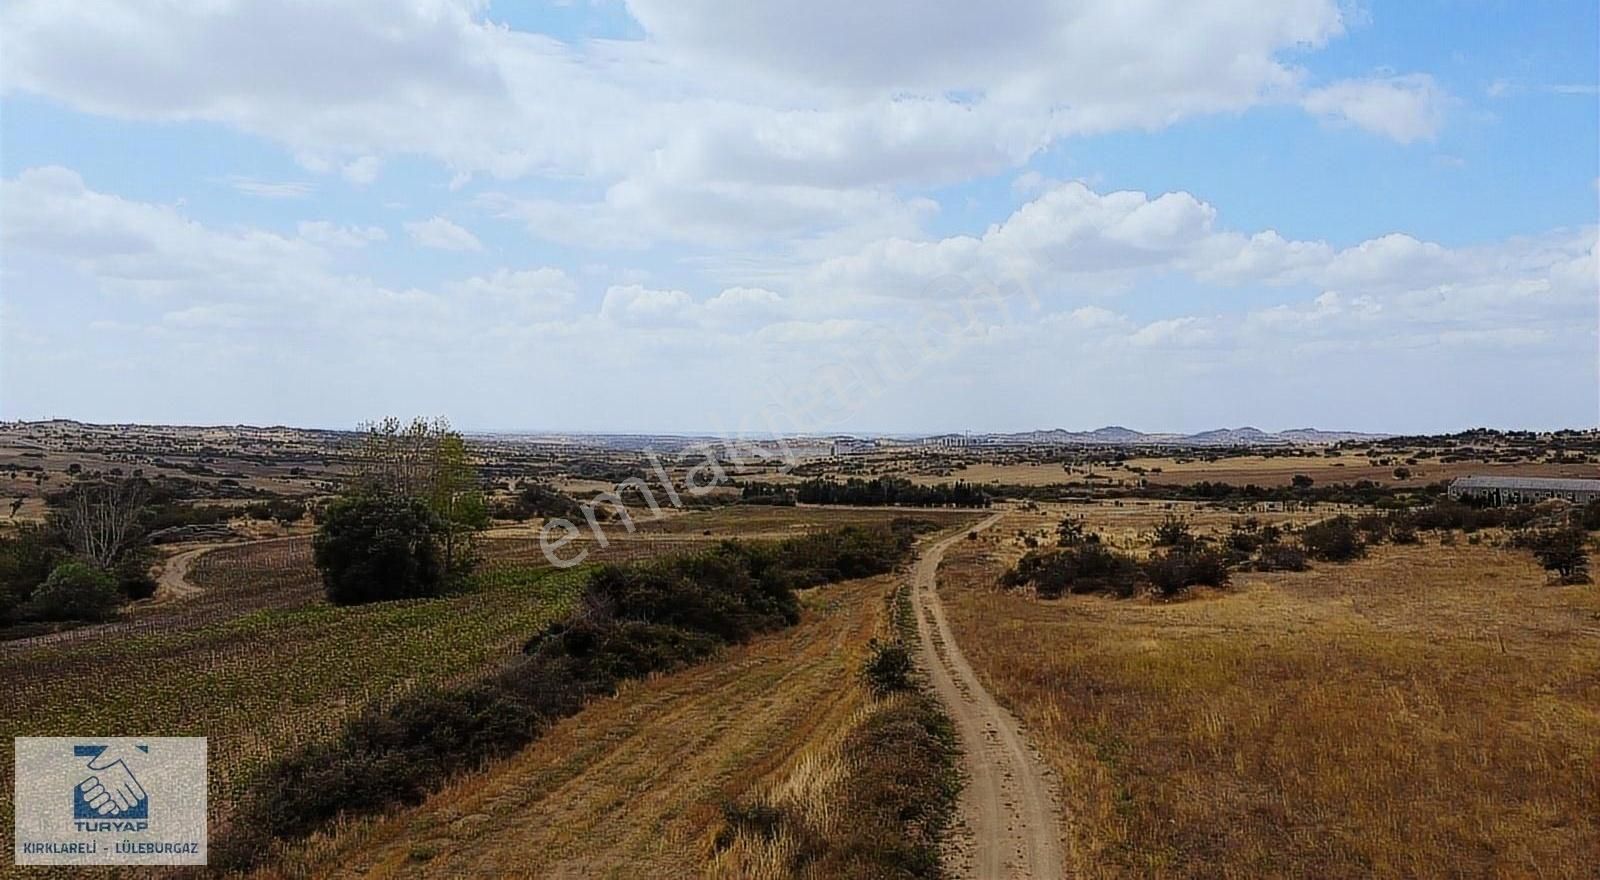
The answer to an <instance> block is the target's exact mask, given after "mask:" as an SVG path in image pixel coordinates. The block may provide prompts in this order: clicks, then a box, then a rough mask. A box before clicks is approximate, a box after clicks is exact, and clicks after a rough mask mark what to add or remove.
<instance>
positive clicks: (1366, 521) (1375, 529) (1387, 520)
mask: <svg viewBox="0 0 1600 880" xmlns="http://www.w3.org/2000/svg"><path fill="white" fill-rule="evenodd" d="M1355 523H1356V531H1358V532H1360V533H1361V535H1362V539H1363V540H1364V541H1365V543H1368V544H1381V543H1383V540H1384V539H1385V538H1387V537H1389V531H1390V529H1391V527H1392V526H1393V524H1394V518H1393V517H1390V516H1386V515H1384V514H1381V513H1364V514H1362V515H1361V516H1360V517H1359V518H1357V519H1356V521H1355Z"/></svg>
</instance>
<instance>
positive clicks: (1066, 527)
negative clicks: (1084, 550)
mask: <svg viewBox="0 0 1600 880" xmlns="http://www.w3.org/2000/svg"><path fill="white" fill-rule="evenodd" d="M1098 540H1100V535H1099V534H1097V533H1095V532H1091V531H1089V529H1088V527H1087V526H1085V525H1084V522H1083V518H1082V517H1071V516H1069V517H1067V518H1066V519H1064V520H1062V521H1061V525H1059V526H1056V543H1058V544H1060V545H1061V546H1063V547H1071V546H1073V545H1075V544H1082V543H1084V542H1085V541H1098Z"/></svg>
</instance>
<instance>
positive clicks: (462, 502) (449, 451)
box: [428, 431, 489, 574]
mask: <svg viewBox="0 0 1600 880" xmlns="http://www.w3.org/2000/svg"><path fill="white" fill-rule="evenodd" d="M433 456H434V458H433V468H432V474H431V481H430V484H429V487H428V507H429V508H430V509H431V510H432V511H433V512H434V515H436V516H438V517H439V521H440V522H441V523H443V524H444V567H445V571H446V572H449V573H452V574H454V573H457V572H458V571H465V570H466V569H468V568H470V567H471V563H472V555H471V550H472V548H471V540H472V535H473V533H474V532H477V531H481V530H482V529H484V528H485V527H487V526H488V525H489V507H488V505H487V504H486V503H485V502H484V498H483V490H482V489H481V488H480V487H479V485H478V474H477V470H476V469H475V468H474V467H473V466H472V461H471V459H470V458H469V457H468V454H467V444H466V442H465V441H463V440H462V439H461V435H460V434H457V433H455V432H453V431H451V432H447V433H445V434H443V435H442V436H440V437H439V438H438V440H437V443H436V444H435V446H434V451H433Z"/></svg>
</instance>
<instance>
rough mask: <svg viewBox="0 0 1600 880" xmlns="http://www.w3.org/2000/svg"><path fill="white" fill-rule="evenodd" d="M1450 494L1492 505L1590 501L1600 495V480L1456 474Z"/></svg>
mask: <svg viewBox="0 0 1600 880" xmlns="http://www.w3.org/2000/svg"><path fill="white" fill-rule="evenodd" d="M1449 491H1450V497H1451V498H1455V499H1457V500H1459V499H1462V498H1474V499H1477V500H1480V501H1487V502H1489V503H1490V504H1527V503H1531V502H1536V501H1546V500H1548V499H1551V498H1562V499H1565V500H1567V501H1571V502H1573V503H1576V504H1588V503H1589V502H1590V501H1593V500H1595V499H1597V498H1600V480H1576V479H1564V478H1553V477H1479V476H1471V477H1457V478H1456V479H1455V480H1453V481H1451V483H1450V490H1449Z"/></svg>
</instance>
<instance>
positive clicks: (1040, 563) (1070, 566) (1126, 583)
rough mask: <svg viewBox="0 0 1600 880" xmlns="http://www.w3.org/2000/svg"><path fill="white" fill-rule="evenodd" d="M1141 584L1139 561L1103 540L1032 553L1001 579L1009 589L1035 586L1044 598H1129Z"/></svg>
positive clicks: (1019, 561) (1040, 596) (1025, 556)
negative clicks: (1081, 595)
mask: <svg viewBox="0 0 1600 880" xmlns="http://www.w3.org/2000/svg"><path fill="white" fill-rule="evenodd" d="M1138 582H1139V564H1138V562H1136V561H1135V560H1134V559H1133V558H1132V557H1130V556H1128V555H1126V554H1124V553H1118V552H1116V551H1114V550H1112V549H1110V548H1108V547H1106V546H1105V545H1104V544H1102V543H1100V542H1099V541H1085V542H1083V543H1081V544H1077V545H1075V546H1070V547H1062V548H1058V549H1055V550H1043V551H1040V550H1034V551H1030V552H1029V553H1027V554H1026V555H1024V556H1023V557H1022V558H1021V559H1020V560H1018V561H1017V565H1016V567H1015V568H1013V569H1011V570H1010V571H1008V572H1006V573H1005V575H1004V576H1003V577H1002V578H1001V583H1002V584H1004V585H1006V586H1009V587H1021V586H1026V585H1029V584H1031V585H1032V586H1033V587H1034V589H1035V590H1036V591H1037V592H1038V594H1039V598H1041V599H1056V598H1059V597H1060V596H1061V594H1062V593H1109V594H1111V595H1114V596H1120V597H1122V598H1127V597H1129V596H1132V595H1133V594H1134V592H1135V590H1136V589H1137V587H1138Z"/></svg>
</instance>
